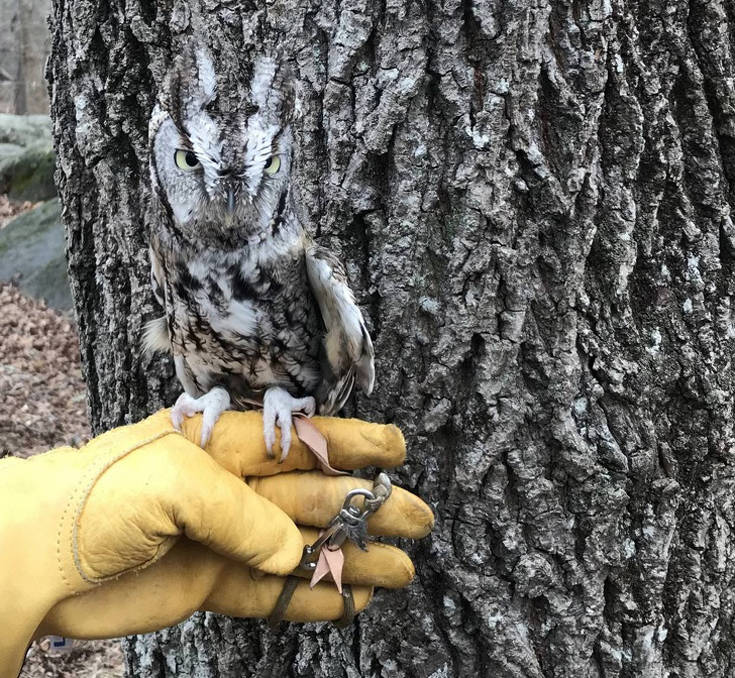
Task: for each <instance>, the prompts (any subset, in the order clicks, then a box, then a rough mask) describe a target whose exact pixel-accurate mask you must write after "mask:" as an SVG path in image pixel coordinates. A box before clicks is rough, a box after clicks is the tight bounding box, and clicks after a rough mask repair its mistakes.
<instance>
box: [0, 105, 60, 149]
mask: <svg viewBox="0 0 735 678" xmlns="http://www.w3.org/2000/svg"><path fill="white" fill-rule="evenodd" d="M39 141H45V142H47V143H48V144H49V145H50V144H51V119H50V118H49V117H48V116H47V115H10V114H8V113H0V144H16V145H17V146H30V145H31V144H35V143H36V142H39Z"/></svg>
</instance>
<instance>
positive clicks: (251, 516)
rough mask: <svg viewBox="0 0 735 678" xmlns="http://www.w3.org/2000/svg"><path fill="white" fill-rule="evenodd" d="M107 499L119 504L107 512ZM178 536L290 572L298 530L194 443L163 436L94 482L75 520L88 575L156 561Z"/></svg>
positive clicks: (267, 567)
mask: <svg viewBox="0 0 735 678" xmlns="http://www.w3.org/2000/svg"><path fill="white" fill-rule="evenodd" d="M111 498H114V500H115V505H116V506H120V507H121V510H119V511H116V512H114V513H111V512H110V511H109V505H110V502H111ZM140 534H144V535H151V538H149V539H143V540H141V538H140ZM180 535H185V536H187V537H189V538H190V539H192V540H195V541H199V542H201V543H203V544H205V545H207V546H209V547H210V548H211V549H213V550H214V551H216V552H218V553H221V554H224V555H227V556H230V557H232V558H235V559H237V560H241V561H243V562H245V563H246V564H248V565H253V566H257V567H259V568H261V569H262V570H265V571H266V572H270V573H274V574H286V573H288V572H290V571H291V570H293V568H294V567H295V566H296V565H297V563H298V561H299V559H300V557H301V550H302V540H301V535H300V534H299V531H298V529H297V528H296V525H295V524H294V523H293V521H291V520H290V519H289V518H288V516H287V515H286V514H285V513H284V512H283V511H282V510H281V509H279V508H278V507H277V506H275V505H274V504H272V503H271V502H270V501H269V500H268V499H265V498H264V497H260V496H258V495H257V494H256V493H255V492H254V491H253V490H252V489H251V488H250V487H248V486H247V485H246V484H245V483H243V482H242V480H241V479H240V478H238V477H236V476H234V475H232V474H231V473H229V472H228V471H226V470H225V469H223V468H222V467H221V466H219V465H218V464H217V463H216V462H215V461H214V460H213V459H212V458H211V457H210V456H209V455H208V454H207V453H206V452H205V451H204V450H202V449H201V448H200V447H198V446H197V445H194V444H192V443H190V442H188V441H187V440H186V439H185V438H184V437H183V436H180V435H168V436H166V442H165V444H160V443H156V444H152V445H144V446H141V447H140V448H138V449H137V450H135V451H133V452H131V453H129V454H127V455H126V456H124V457H123V458H121V459H119V460H118V461H116V462H115V463H114V464H112V465H111V466H110V467H109V468H108V469H107V470H106V471H105V472H104V473H103V474H102V475H101V476H100V478H99V479H98V480H97V482H96V483H95V485H94V486H93V488H92V490H91V492H90V494H89V497H88V499H87V502H86V505H85V507H84V512H83V514H82V517H81V520H80V527H79V540H78V546H79V548H78V552H79V565H80V566H81V568H82V570H83V571H84V573H85V575H86V576H87V577H89V578H91V579H101V578H105V577H110V576H118V575H120V574H121V573H123V572H125V571H126V570H127V569H131V568H137V567H140V565H141V564H150V563H151V562H154V561H155V560H157V559H159V558H160V557H162V556H163V555H164V553H166V551H168V550H169V549H170V548H171V547H172V546H173V543H174V541H175V538H176V537H178V536H180ZM110 544H116V545H117V547H116V548H115V549H114V550H112V549H110Z"/></svg>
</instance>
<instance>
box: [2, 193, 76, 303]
mask: <svg viewBox="0 0 735 678" xmlns="http://www.w3.org/2000/svg"><path fill="white" fill-rule="evenodd" d="M0 281H2V282H10V281H12V282H15V283H16V284H17V285H18V286H19V287H20V288H21V289H22V290H23V291H24V292H25V293H26V294H28V295H30V296H32V297H35V298H36V299H45V300H46V303H47V304H48V305H49V306H52V307H53V308H56V309H58V310H61V311H66V310H69V309H71V293H70V291H69V281H68V279H67V274H66V245H65V241H64V226H63V225H62V223H61V206H60V205H59V200H58V198H54V199H53V200H49V201H47V202H44V203H42V204H41V205H39V206H38V207H35V208H34V209H32V210H29V211H28V212H25V213H24V214H21V215H20V216H18V217H16V218H15V219H13V220H12V221H11V222H10V223H9V224H8V225H7V226H5V228H3V229H2V230H0Z"/></svg>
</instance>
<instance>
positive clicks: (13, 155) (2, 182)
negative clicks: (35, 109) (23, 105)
mask: <svg viewBox="0 0 735 678" xmlns="http://www.w3.org/2000/svg"><path fill="white" fill-rule="evenodd" d="M0 193H7V195H8V197H9V198H11V199H13V200H32V201H34V202H35V201H39V200H48V199H49V198H53V197H54V196H55V195H56V187H55V186H54V151H53V146H52V143H51V122H50V120H49V118H48V116H46V115H6V114H0Z"/></svg>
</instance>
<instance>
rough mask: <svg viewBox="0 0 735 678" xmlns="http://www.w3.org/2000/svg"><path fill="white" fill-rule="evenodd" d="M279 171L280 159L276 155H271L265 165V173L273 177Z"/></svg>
mask: <svg viewBox="0 0 735 678" xmlns="http://www.w3.org/2000/svg"><path fill="white" fill-rule="evenodd" d="M279 169H281V159H280V158H279V157H278V156H277V155H272V156H271V157H270V158H268V162H267V163H266V165H265V173H266V174H270V175H273V174H275V173H276V172H278V170H279Z"/></svg>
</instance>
